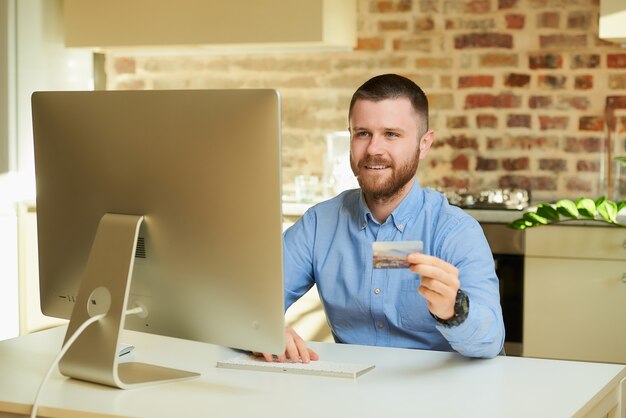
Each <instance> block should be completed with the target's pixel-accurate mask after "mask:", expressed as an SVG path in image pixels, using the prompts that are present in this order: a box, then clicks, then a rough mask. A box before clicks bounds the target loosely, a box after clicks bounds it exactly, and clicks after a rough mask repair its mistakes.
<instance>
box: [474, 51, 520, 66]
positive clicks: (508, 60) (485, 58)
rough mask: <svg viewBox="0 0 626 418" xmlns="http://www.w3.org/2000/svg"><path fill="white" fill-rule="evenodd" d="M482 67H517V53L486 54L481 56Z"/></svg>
mask: <svg viewBox="0 0 626 418" xmlns="http://www.w3.org/2000/svg"><path fill="white" fill-rule="evenodd" d="M480 66H481V67H517V66H518V56H517V54H484V55H482V56H481V57H480Z"/></svg>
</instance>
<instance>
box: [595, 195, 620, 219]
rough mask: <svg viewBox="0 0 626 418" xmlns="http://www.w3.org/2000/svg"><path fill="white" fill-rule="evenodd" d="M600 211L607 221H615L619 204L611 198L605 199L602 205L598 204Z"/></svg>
mask: <svg viewBox="0 0 626 418" xmlns="http://www.w3.org/2000/svg"><path fill="white" fill-rule="evenodd" d="M598 213H599V214H600V216H602V218H604V220H605V221H607V222H610V223H615V219H616V218H617V204H616V203H615V202H613V201H611V200H604V201H603V202H602V203H601V204H600V206H598Z"/></svg>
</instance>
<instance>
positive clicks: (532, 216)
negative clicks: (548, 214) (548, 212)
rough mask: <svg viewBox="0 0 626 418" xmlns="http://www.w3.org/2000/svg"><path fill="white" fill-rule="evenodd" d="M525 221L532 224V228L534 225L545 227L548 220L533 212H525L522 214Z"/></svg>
mask: <svg viewBox="0 0 626 418" xmlns="http://www.w3.org/2000/svg"><path fill="white" fill-rule="evenodd" d="M523 219H524V220H525V221H528V222H530V223H531V224H532V226H535V225H547V224H548V220H547V219H546V218H544V217H543V216H540V215H537V214H536V213H535V212H526V213H525V214H524V218H523Z"/></svg>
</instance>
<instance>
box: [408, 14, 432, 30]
mask: <svg viewBox="0 0 626 418" xmlns="http://www.w3.org/2000/svg"><path fill="white" fill-rule="evenodd" d="M413 29H415V32H417V33H419V32H424V31H430V30H433V29H435V21H434V20H433V18H432V17H419V18H417V19H415V24H414V26H413Z"/></svg>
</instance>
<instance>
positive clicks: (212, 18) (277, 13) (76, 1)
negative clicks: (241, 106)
mask: <svg viewBox="0 0 626 418" xmlns="http://www.w3.org/2000/svg"><path fill="white" fill-rule="evenodd" d="M63 7H64V19H65V45H66V46H67V47H83V48H93V49H96V50H113V51H115V50H117V51H119V50H146V49H148V50H154V49H156V50H178V49H181V48H187V49H189V48H191V49H195V50H197V49H204V50H210V51H232V50H235V51H241V50H263V49H273V50H276V49H287V50H306V49H339V50H348V49H352V48H353V47H354V45H355V44H356V0H177V1H175V2H174V1H154V0H132V1H128V0H106V1H85V0H65V1H64V6H63Z"/></svg>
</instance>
